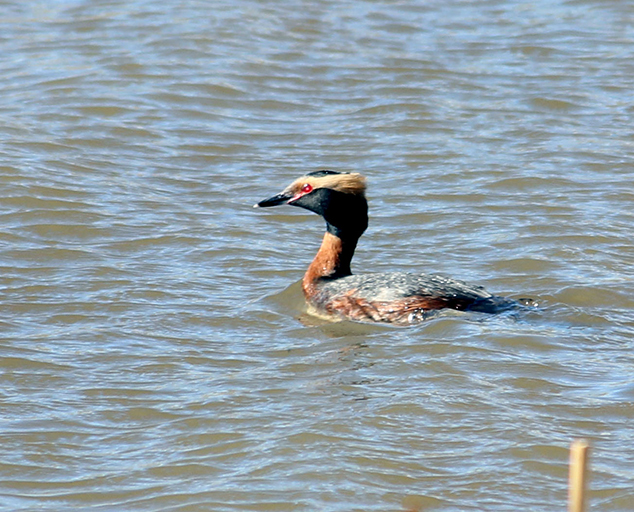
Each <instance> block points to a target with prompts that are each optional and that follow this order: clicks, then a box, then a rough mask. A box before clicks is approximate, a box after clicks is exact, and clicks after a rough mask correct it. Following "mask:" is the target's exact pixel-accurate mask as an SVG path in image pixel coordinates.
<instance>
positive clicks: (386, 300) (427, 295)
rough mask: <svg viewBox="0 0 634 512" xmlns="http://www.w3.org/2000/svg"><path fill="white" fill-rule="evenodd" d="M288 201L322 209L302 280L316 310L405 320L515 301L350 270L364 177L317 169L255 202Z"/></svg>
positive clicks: (457, 286)
mask: <svg viewBox="0 0 634 512" xmlns="http://www.w3.org/2000/svg"><path fill="white" fill-rule="evenodd" d="M280 204H290V205H291V206H299V207H301V208H305V209H306V210H310V211H312V212H315V213H316V214H318V215H321V216H322V217H323V218H324V219H325V220H326V234H325V235H324V239H323V241H322V244H321V247H320V248H319V251H318V252H317V255H316V256H315V259H314V260H313V262H312V263H311V264H310V266H309V267H308V270H307V271H306V274H305V275H304V278H303V280H302V289H303V291H304V295H305V296H306V300H307V302H308V304H309V305H310V306H312V308H314V309H315V312H316V313H317V314H320V315H327V316H329V317H331V318H332V317H334V318H337V319H348V320H354V321H358V322H384V323H392V324H400V325H408V324H413V323H417V322H420V321H421V320H424V319H425V318H427V317H429V315H430V313H431V312H434V311H438V310H441V309H454V310H460V311H479V312H485V313H497V312H500V311H504V310H507V309H509V308H512V307H514V306H515V305H517V304H518V303H517V302H515V301H514V300H511V299H507V298H504V297H498V296H494V295H491V294H490V293H489V292H487V291H486V290H485V289H484V288H483V287H481V286H473V285H470V284H467V283H464V282H462V281H457V280H454V279H448V278H446V277H441V276H437V275H428V274H407V273H404V272H391V273H381V274H363V275H353V274H352V272H351V270H350V261H351V260H352V256H353V254H354V250H355V248H356V246H357V241H358V240H359V237H360V236H361V235H362V234H363V232H364V231H365V230H366V228H367V227H368V203H367V201H366V198H365V178H364V177H363V176H362V175H361V174H358V173H344V172H336V171H326V170H324V171H316V172H311V173H308V174H306V175H305V176H302V177H301V178H299V179H297V180H295V181H294V182H293V183H291V184H290V185H289V186H288V187H286V188H285V189H284V190H283V191H282V192H281V193H279V194H277V195H275V196H273V197H271V198H270V199H266V200H264V201H260V202H259V203H258V204H256V205H254V207H255V208H258V207H266V206H277V205H280Z"/></svg>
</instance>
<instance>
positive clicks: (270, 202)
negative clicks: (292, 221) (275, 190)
mask: <svg viewBox="0 0 634 512" xmlns="http://www.w3.org/2000/svg"><path fill="white" fill-rule="evenodd" d="M293 197H294V196H293V195H292V194H287V193H286V192H282V193H281V194H277V195H275V196H273V197H270V198H268V199H265V200H264V201H260V202H259V203H258V204H254V205H253V208H265V207H267V206H278V205H280V204H285V203H288V202H289V201H290V200H291V199H293Z"/></svg>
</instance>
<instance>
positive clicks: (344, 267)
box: [303, 232, 358, 290]
mask: <svg viewBox="0 0 634 512" xmlns="http://www.w3.org/2000/svg"><path fill="white" fill-rule="evenodd" d="M357 240H358V239H357V238H354V239H341V238H339V237H338V236H336V235H333V234H332V233H329V232H326V234H325V235H324V239H323V241H322V242H321V247H320V248H319V251H318V252H317V255H316V256H315V259H313V262H312V263H311V264H310V266H309V267H308V270H307V271H306V274H304V279H303V286H304V290H306V289H307V288H308V287H309V285H310V284H311V283H314V282H315V281H316V280H318V279H320V278H328V277H330V278H336V277H343V276H349V275H351V274H352V272H351V270H350V262H351V261H352V256H353V255H354V250H355V248H356V246H357Z"/></svg>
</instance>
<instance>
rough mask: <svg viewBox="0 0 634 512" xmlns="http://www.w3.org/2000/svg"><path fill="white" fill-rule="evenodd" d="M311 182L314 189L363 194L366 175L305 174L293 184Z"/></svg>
mask: <svg viewBox="0 0 634 512" xmlns="http://www.w3.org/2000/svg"><path fill="white" fill-rule="evenodd" d="M305 183H310V184H311V185H312V187H313V188H314V189H316V188H329V189H331V190H336V191H337V192H342V193H344V194H363V193H364V192H365V188H366V187H365V176H363V175H361V174H359V173H357V172H351V173H341V174H326V175H325V176H310V175H308V176H303V177H301V178H299V179H298V180H296V181H295V182H294V183H293V185H292V186H294V187H301V186H302V185H303V184H305Z"/></svg>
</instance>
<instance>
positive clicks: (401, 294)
mask: <svg viewBox="0 0 634 512" xmlns="http://www.w3.org/2000/svg"><path fill="white" fill-rule="evenodd" d="M315 284H316V286H315V288H314V290H315V291H314V293H313V294H312V296H309V297H307V298H308V301H309V302H310V303H311V304H312V305H313V306H315V307H316V308H317V309H318V310H320V311H322V312H325V313H327V314H330V315H334V316H339V317H343V318H348V319H350V320H356V321H362V322H363V321H365V322H387V323H397V324H410V323H416V322H418V321H421V320H424V319H425V318H427V317H428V316H429V315H430V312H431V311H437V310H440V309H445V308H448V309H454V310H460V311H466V310H469V311H482V312H486V313H493V312H499V311H502V310H504V309H509V307H512V304H514V301H511V300H509V299H505V298H502V297H497V296H494V295H492V294H490V293H489V292H487V291H486V290H485V289H484V288H483V287H481V286H474V285H471V284H468V283H465V282H463V281H459V280H456V279H449V278H447V277H443V276H439V275H430V274H408V273H405V272H393V273H377V274H360V275H350V276H345V277H339V278H334V279H328V278H322V279H320V280H319V282H318V283H315Z"/></svg>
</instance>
